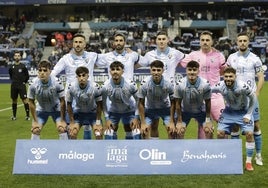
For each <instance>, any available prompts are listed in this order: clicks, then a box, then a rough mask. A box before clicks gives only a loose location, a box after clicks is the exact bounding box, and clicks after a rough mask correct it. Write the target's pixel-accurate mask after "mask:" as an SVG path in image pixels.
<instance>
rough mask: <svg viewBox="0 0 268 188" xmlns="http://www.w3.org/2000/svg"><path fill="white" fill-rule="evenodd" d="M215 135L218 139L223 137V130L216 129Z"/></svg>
mask: <svg viewBox="0 0 268 188" xmlns="http://www.w3.org/2000/svg"><path fill="white" fill-rule="evenodd" d="M217 137H218V138H220V139H221V138H225V131H218V132H217Z"/></svg>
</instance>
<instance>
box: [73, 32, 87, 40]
mask: <svg viewBox="0 0 268 188" xmlns="http://www.w3.org/2000/svg"><path fill="white" fill-rule="evenodd" d="M76 37H82V38H83V39H84V40H86V37H85V36H84V35H83V34H81V33H75V34H74V36H73V39H74V38H76Z"/></svg>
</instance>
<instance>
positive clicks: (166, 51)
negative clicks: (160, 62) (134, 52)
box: [156, 47, 170, 55]
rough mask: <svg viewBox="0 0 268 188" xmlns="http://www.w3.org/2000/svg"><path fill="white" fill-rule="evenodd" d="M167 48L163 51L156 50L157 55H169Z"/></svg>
mask: <svg viewBox="0 0 268 188" xmlns="http://www.w3.org/2000/svg"><path fill="white" fill-rule="evenodd" d="M169 49H170V48H169V47H167V48H166V49H165V50H164V51H160V50H159V49H158V48H156V53H157V55H160V54H164V55H167V54H168V53H169Z"/></svg>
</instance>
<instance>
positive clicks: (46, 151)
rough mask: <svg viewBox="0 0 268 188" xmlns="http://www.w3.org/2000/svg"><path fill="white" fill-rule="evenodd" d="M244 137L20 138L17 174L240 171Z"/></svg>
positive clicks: (241, 168) (208, 172)
mask: <svg viewBox="0 0 268 188" xmlns="http://www.w3.org/2000/svg"><path fill="white" fill-rule="evenodd" d="M242 161H243V160H242V140H241V139H229V140H228V139H222V140H220V139H219V140H217V139H213V140H191V139H186V140H17V142H16V151H15V159H14V166H13V174H74V175H75V174H77V175H78V174H81V175H82V174H103V175H108V174H122V175H124V174H242V173H243V165H242Z"/></svg>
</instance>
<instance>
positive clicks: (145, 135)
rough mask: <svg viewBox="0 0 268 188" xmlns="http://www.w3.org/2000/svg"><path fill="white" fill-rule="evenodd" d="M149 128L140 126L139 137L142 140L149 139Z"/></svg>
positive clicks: (143, 125) (144, 125)
mask: <svg viewBox="0 0 268 188" xmlns="http://www.w3.org/2000/svg"><path fill="white" fill-rule="evenodd" d="M149 133H150V127H149V126H148V125H146V124H141V136H142V138H143V139H149Z"/></svg>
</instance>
